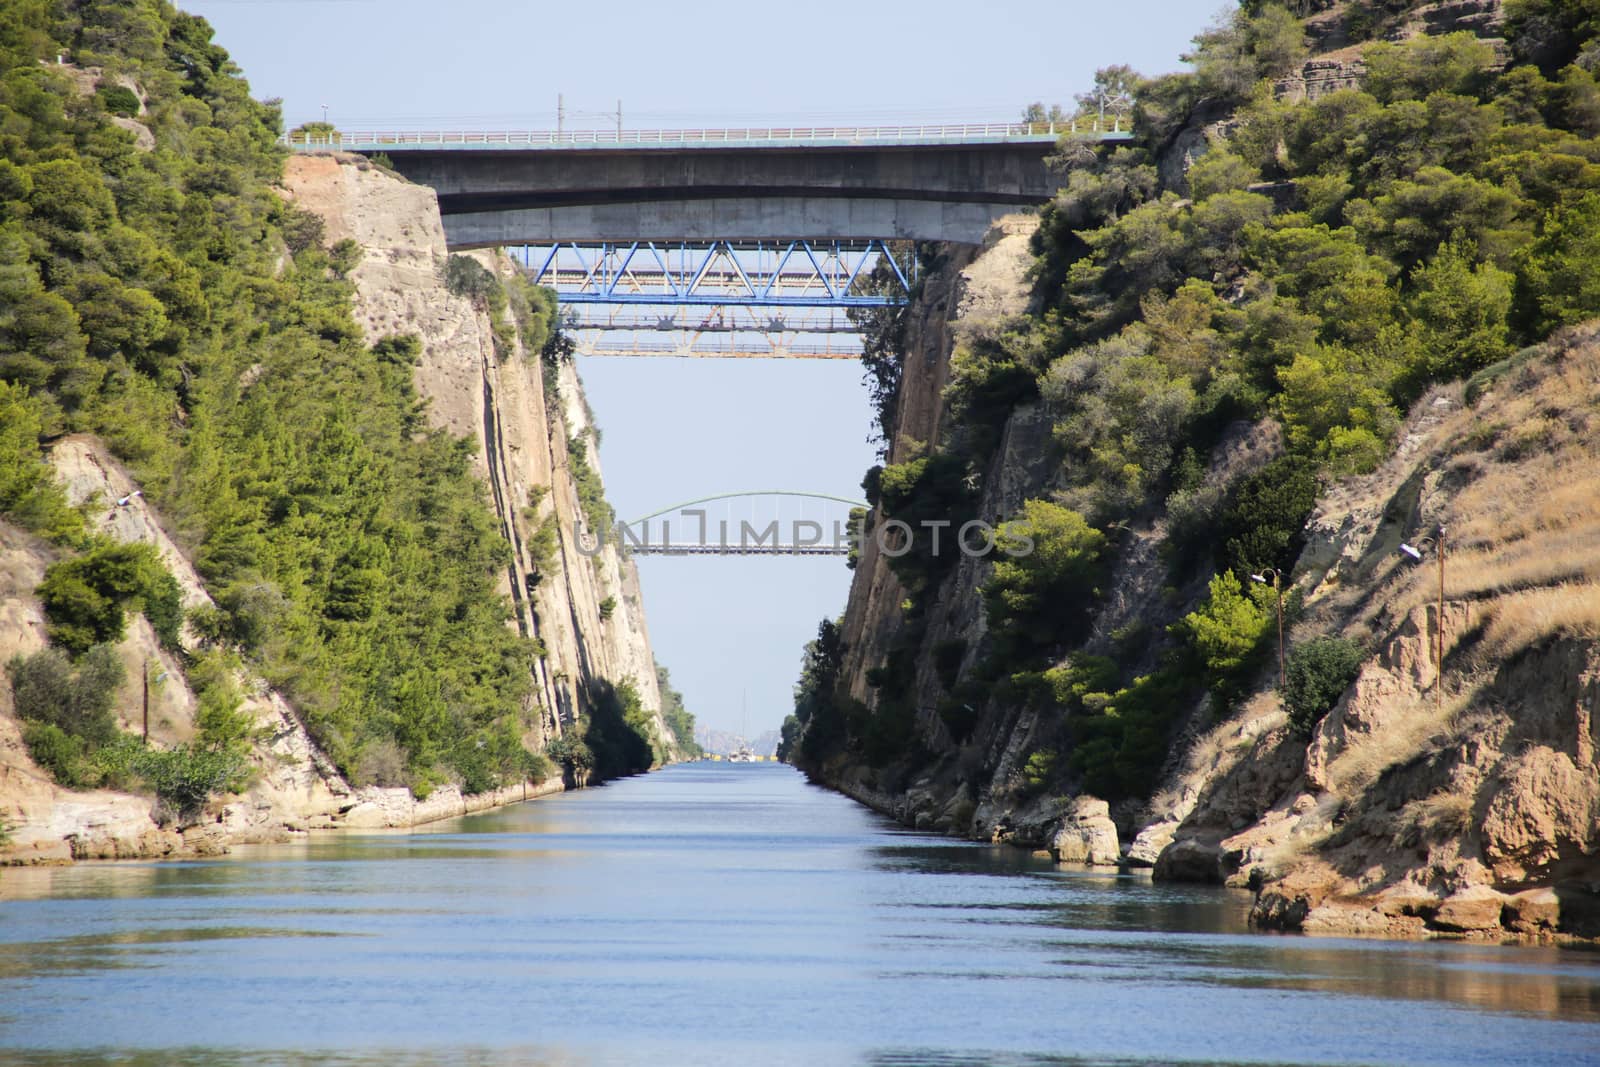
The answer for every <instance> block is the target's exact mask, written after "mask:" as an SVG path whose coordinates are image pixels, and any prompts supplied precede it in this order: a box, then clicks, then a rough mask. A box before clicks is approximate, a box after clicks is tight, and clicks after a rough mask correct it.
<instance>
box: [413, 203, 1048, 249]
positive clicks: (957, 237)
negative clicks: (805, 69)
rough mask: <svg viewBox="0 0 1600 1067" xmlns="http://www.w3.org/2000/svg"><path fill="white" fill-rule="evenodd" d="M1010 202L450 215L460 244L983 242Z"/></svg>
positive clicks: (452, 239) (452, 234) (628, 207)
mask: <svg viewBox="0 0 1600 1067" xmlns="http://www.w3.org/2000/svg"><path fill="white" fill-rule="evenodd" d="M1017 211H1018V206H1017V204H1015V203H1012V202H1005V203H984V202H976V203H970V202H969V203H951V202H944V201H927V200H910V199H898V200H881V199H856V198H851V197H825V198H816V197H794V196H780V197H770V196H767V197H758V196H747V197H714V198H710V199H704V200H667V201H641V202H634V203H621V204H585V205H574V206H571V207H554V208H524V209H513V210H507V211H483V212H474V213H471V214H454V215H445V216H444V232H445V240H446V241H447V242H448V243H449V245H450V247H451V248H454V249H467V248H486V247H494V246H498V245H519V244H553V243H556V242H560V241H584V242H593V241H621V242H627V241H679V240H683V241H713V240H727V241H780V240H813V241H824V240H866V239H879V240H913V241H950V242H954V243H957V244H979V243H981V242H982V240H983V237H984V234H986V233H988V231H989V229H990V227H991V226H993V225H994V223H995V222H996V221H997V220H998V219H1000V218H1002V217H1003V216H1006V215H1012V214H1015V213H1016V212H1017Z"/></svg>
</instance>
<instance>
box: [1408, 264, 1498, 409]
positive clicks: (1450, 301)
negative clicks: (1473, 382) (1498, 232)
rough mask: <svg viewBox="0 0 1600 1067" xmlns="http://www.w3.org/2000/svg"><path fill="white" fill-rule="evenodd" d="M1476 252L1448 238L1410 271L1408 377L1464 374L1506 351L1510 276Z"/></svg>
mask: <svg viewBox="0 0 1600 1067" xmlns="http://www.w3.org/2000/svg"><path fill="white" fill-rule="evenodd" d="M1475 258H1476V256H1475V249H1474V248H1473V247H1472V245H1471V244H1470V243H1468V242H1455V241H1452V242H1450V243H1448V244H1445V245H1443V246H1442V247H1441V248H1440V249H1439V252H1438V254H1437V255H1435V256H1434V257H1433V259H1432V260H1430V261H1429V262H1428V263H1426V264H1424V265H1422V266H1420V267H1418V268H1417V269H1416V270H1414V271H1413V272H1412V274H1411V285H1410V290H1409V292H1408V293H1407V294H1406V307H1407V310H1408V311H1409V312H1410V316H1411V323H1410V325H1411V329H1410V333H1409V337H1408V350H1409V355H1408V362H1409V366H1408V368H1407V372H1408V375H1409V376H1410V378H1411V379H1412V380H1414V381H1417V382H1424V381H1449V380H1452V379H1456V378H1465V377H1467V376H1468V375H1470V374H1472V373H1473V372H1474V371H1477V370H1479V369H1481V368H1483V367H1486V366H1488V365H1489V364H1491V363H1494V362H1497V361H1499V360H1501V359H1504V358H1505V357H1506V355H1507V354H1508V353H1509V352H1510V350H1511V344H1510V329H1509V325H1508V322H1509V319H1510V315H1511V296H1512V283H1513V281H1514V280H1515V279H1514V276H1513V275H1512V274H1510V273H1509V272H1507V271H1503V270H1500V269H1499V268H1498V267H1496V266H1495V265H1494V264H1492V263H1475V262H1474V260H1475ZM1411 391H1412V392H1415V391H1416V390H1415V389H1413V390H1411Z"/></svg>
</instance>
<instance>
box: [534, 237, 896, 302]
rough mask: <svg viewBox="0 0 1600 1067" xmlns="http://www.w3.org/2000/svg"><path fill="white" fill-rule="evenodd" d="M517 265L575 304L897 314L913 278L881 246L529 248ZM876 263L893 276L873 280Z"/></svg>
mask: <svg viewBox="0 0 1600 1067" xmlns="http://www.w3.org/2000/svg"><path fill="white" fill-rule="evenodd" d="M513 255H517V253H516V251H515V250H514V251H513ZM518 258H520V259H521V260H522V263H523V266H524V267H525V268H526V269H527V271H528V273H529V274H530V276H531V278H532V280H533V281H534V282H536V283H537V284H539V285H548V286H550V287H551V288H553V289H555V291H556V292H557V293H558V294H559V295H560V297H561V302H562V303H563V304H565V305H569V306H571V305H577V304H634V305H642V304H651V305H658V306H663V307H668V306H678V307H683V306H701V307H721V308H728V307H762V308H773V307H786V308H863V307H894V306H898V305H900V304H904V303H905V302H906V301H907V300H908V299H909V298H910V292H911V285H912V282H913V281H914V280H915V277H916V270H915V267H914V266H913V267H912V268H911V269H910V271H909V277H908V272H907V271H906V270H904V269H902V268H901V265H900V263H899V262H898V261H896V259H895V257H894V255H893V254H892V253H891V251H890V249H889V247H888V245H887V244H886V243H885V242H883V241H825V242H824V241H787V242H780V243H776V244H774V243H770V242H760V241H752V242H734V241H713V242H711V243H710V244H689V243H687V242H680V243H678V244H666V243H660V242H655V241H634V242H632V243H631V244H611V243H601V244H576V243H567V244H558V245H545V246H533V245H529V246H524V247H523V248H522V249H521V250H520V256H518ZM880 263H881V264H883V265H885V266H887V267H888V268H889V269H888V272H887V277H884V276H883V275H881V274H880V275H878V276H877V279H879V280H878V281H875V280H874V269H875V268H876V267H877V266H878V265H879V264H880Z"/></svg>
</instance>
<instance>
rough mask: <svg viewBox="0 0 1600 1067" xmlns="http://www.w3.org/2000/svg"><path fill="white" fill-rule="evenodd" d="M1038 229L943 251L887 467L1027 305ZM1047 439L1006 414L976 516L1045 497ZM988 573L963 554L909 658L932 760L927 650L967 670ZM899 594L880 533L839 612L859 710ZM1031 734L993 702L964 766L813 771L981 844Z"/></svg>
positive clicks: (1030, 720) (898, 624)
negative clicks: (957, 360)
mask: <svg viewBox="0 0 1600 1067" xmlns="http://www.w3.org/2000/svg"><path fill="white" fill-rule="evenodd" d="M1035 225H1036V222H1035V220H1034V219H1032V218H1029V217H1022V216H1018V217H1015V218H1012V219H1009V220H1006V221H1005V222H1003V223H1002V224H1001V225H1000V226H998V227H996V228H995V230H994V231H992V232H991V233H990V234H989V237H988V239H987V240H986V241H985V243H984V244H983V245H982V246H981V247H970V246H952V247H950V248H948V249H945V250H944V258H943V259H942V261H941V264H940V266H939V267H938V269H937V270H935V271H934V272H932V273H931V275H930V276H929V277H928V278H927V279H926V280H925V281H924V283H923V288H922V297H921V299H920V301H919V303H918V304H917V306H915V307H914V308H913V309H912V312H911V315H912V317H911V320H910V322H909V325H908V329H907V333H906V338H905V345H904V374H903V377H902V380H901V385H900V396H899V404H898V409H897V415H896V424H895V434H894V438H893V443H892V446H891V449H890V453H889V456H888V461H889V462H890V463H897V462H902V461H904V460H905V459H907V458H909V456H910V453H911V451H912V450H914V449H916V448H918V447H920V445H921V444H924V443H927V442H930V441H935V440H937V439H938V434H939V427H940V420H941V418H942V417H943V414H944V397H943V390H944V386H945V383H946V380H947V379H948V376H949V371H950V358H951V355H952V353H953V352H954V350H955V348H956V347H957V345H958V344H959V343H960V342H961V340H962V339H963V338H965V337H968V336H972V335H976V334H981V333H983V332H986V331H992V330H996V329H998V328H1000V327H1001V326H1002V324H1004V323H1005V322H1006V321H1007V320H1008V319H1011V318H1015V317H1016V316H1018V315H1021V314H1023V313H1024V312H1025V311H1026V310H1027V304H1028V297H1029V283H1028V280H1027V277H1026V274H1027V270H1028V268H1029V267H1030V266H1031V264H1032V257H1031V253H1030V252H1029V250H1028V241H1029V237H1030V236H1031V234H1032V232H1033V229H1034V227H1035ZM1049 435H1050V422H1049V419H1048V418H1047V417H1046V416H1045V415H1044V413H1043V412H1041V411H1040V410H1038V409H1037V407H1036V406H1025V407H1022V408H1020V409H1018V410H1017V411H1015V412H1013V414H1012V416H1011V418H1010V420H1009V421H1008V422H1007V424H1006V428H1005V430H1004V433H1003V436H1002V439H1001V442H1000V446H999V447H998V448H997V449H996V452H995V455H994V457H993V458H992V459H991V461H990V464H989V468H988V470H987V471H986V472H985V476H984V479H983V491H982V498H981V500H980V502H979V505H978V507H977V509H976V512H975V514H974V517H975V518H981V519H984V520H985V521H988V522H990V523H998V522H999V521H1001V520H1003V519H1006V518H1009V517H1010V516H1012V515H1013V514H1014V513H1015V512H1016V511H1017V509H1018V508H1019V507H1020V506H1021V504H1022V501H1023V500H1025V499H1028V498H1029V497H1033V496H1037V495H1040V493H1041V492H1042V491H1043V489H1044V487H1045V486H1046V485H1047V484H1048V482H1049V480H1050V478H1051V477H1052V475H1053V474H1054V464H1053V462H1052V461H1051V458H1050V457H1051V451H1050V448H1049ZM989 569H990V564H989V561H988V560H987V559H986V558H982V557H978V556H966V555H962V556H961V557H960V559H959V560H958V562H957V563H956V565H955V568H954V571H953V572H952V574H951V575H950V576H949V577H948V578H946V579H945V581H944V582H943V583H942V584H941V586H940V587H939V589H938V591H937V593H936V595H935V598H934V601H933V603H932V604H931V605H930V606H929V607H928V609H927V611H926V618H927V619H928V623H927V626H926V629H925V631H924V633H923V634H922V637H921V638H920V640H919V642H918V645H917V649H916V653H915V657H914V658H915V662H916V675H915V678H914V681H913V683H912V702H913V704H914V706H915V707H916V708H917V709H918V713H917V715H918V717H917V731H918V734H919V736H920V738H921V739H922V741H923V742H924V743H925V744H926V745H927V746H928V747H929V748H930V749H931V750H932V751H933V752H935V753H940V754H949V755H954V750H955V745H954V744H953V742H952V740H951V738H950V737H949V734H948V731H947V730H946V728H945V725H944V723H943V721H942V720H941V719H940V718H939V716H938V715H937V713H936V712H935V707H936V705H937V703H938V701H939V698H940V697H941V696H943V695H944V693H945V689H944V687H943V685H942V684H941V682H940V680H939V678H938V674H937V672H936V670H935V669H934V666H933V662H934V657H933V649H934V648H935V647H938V646H940V645H944V644H949V643H951V642H955V641H962V642H965V648H966V653H965V659H964V661H963V663H962V665H961V670H962V671H963V672H965V671H967V670H968V669H970V668H971V667H972V665H973V660H974V659H975V657H976V655H977V651H978V649H979V646H980V644H981V642H982V639H983V636H984V634H985V632H986V621H985V618H984V615H983V609H982V596H981V593H980V590H981V587H982V585H983V583H984V581H985V580H986V579H987V578H988V575H989ZM904 599H905V590H904V589H903V587H902V586H901V584H900V582H899V580H898V579H897V578H896V577H895V575H894V573H893V571H891V570H890V569H889V566H888V561H887V560H886V559H885V558H884V556H883V554H882V552H881V551H880V548H879V545H878V544H877V541H876V538H874V537H870V536H869V537H867V538H866V539H865V540H864V543H863V546H862V552H861V556H860V560H859V562H858V563H857V566H856V571H855V578H854V580H853V582H852V584H851V587H850V598H849V602H848V605H847V607H846V609H845V614H844V633H845V643H846V652H845V661H844V677H845V680H846V684H847V686H848V689H849V693H850V695H851V696H852V697H854V698H855V699H857V700H860V701H862V702H863V703H867V704H869V705H871V704H873V703H874V702H875V701H876V699H877V695H876V693H875V691H874V690H873V689H872V687H871V686H870V685H869V683H868V680H867V672H868V671H869V670H870V669H871V668H872V667H875V666H877V665H879V664H882V663H883V662H884V660H885V658H886V657H887V655H888V653H889V650H890V649H891V648H892V647H893V646H894V645H895V643H896V641H897V640H899V639H900V638H901V636H902V634H903V632H904V628H905V625H906V623H905V620H904V618H903V615H902V611H901V602H902V601H903V600H904ZM1034 728H1035V722H1034V714H1033V713H1032V712H1031V711H1029V710H1028V709H1024V708H1018V707H1015V706H1009V705H999V704H996V705H993V706H986V707H985V708H984V709H982V714H981V716H980V719H979V724H978V727H977V729H976V730H975V731H974V733H973V735H972V737H971V738H970V739H969V740H968V742H967V745H966V747H965V749H964V750H963V751H964V755H963V757H962V760H963V761H964V762H967V763H970V764H971V765H970V766H958V765H957V761H956V760H954V759H947V760H945V761H944V762H943V763H941V764H940V766H939V769H937V770H935V771H932V772H929V773H928V774H927V775H926V776H924V777H922V778H920V779H918V780H917V781H914V782H904V781H900V780H898V779H896V778H894V777H892V776H889V777H885V776H880V775H878V774H876V773H874V772H872V771H871V770H869V769H868V768H866V767H865V766H862V765H858V764H850V763H840V764H836V765H834V766H831V767H828V768H821V769H815V771H814V772H815V773H819V774H820V775H821V776H822V777H823V778H824V779H826V780H827V781H829V783H830V784H833V785H835V786H837V787H838V788H839V789H841V790H842V791H844V792H846V793H849V794H850V795H852V796H854V797H856V798H857V799H859V800H862V801H863V802H865V803H868V804H870V805H871V806H873V807H876V808H878V809H879V810H882V811H884V812H886V813H889V814H892V815H894V816H895V817H896V818H900V819H903V820H904V821H906V822H907V823H909V824H912V825H915V826H918V827H928V828H935V829H940V830H947V831H950V832H954V833H960V834H972V835H975V836H980V837H988V836H989V835H990V828H992V827H996V826H998V825H1000V824H1002V823H1004V824H1006V825H1008V826H1009V824H1010V822H1011V820H1012V818H1013V815H1014V813H1013V812H1011V810H1010V809H1009V807H1005V806H1004V805H1003V803H1002V802H1000V801H998V800H997V799H996V798H997V797H998V796H1000V795H1002V794H1003V793H1004V790H1003V789H1001V790H996V789H994V788H992V787H993V785H994V784H995V783H997V782H998V783H1003V782H1004V781H1005V780H1006V779H1008V778H1009V777H1010V775H1011V774H1012V773H1013V772H1014V771H1015V770H1016V768H1017V766H1018V764H1019V761H1020V760H1021V759H1023V758H1025V756H1026V754H1027V752H1028V740H1029V738H1030V736H1031V735H1032V733H1033V731H1034ZM1035 821H1036V822H1037V825H1035V826H1033V828H1032V833H1031V834H1030V837H1029V839H1030V840H1039V841H1042V840H1043V839H1044V837H1045V834H1046V827H1045V822H1046V821H1048V818H1041V819H1038V820H1035Z"/></svg>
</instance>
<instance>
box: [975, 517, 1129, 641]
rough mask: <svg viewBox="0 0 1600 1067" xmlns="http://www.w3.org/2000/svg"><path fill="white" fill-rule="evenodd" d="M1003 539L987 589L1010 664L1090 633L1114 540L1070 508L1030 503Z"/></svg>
mask: <svg viewBox="0 0 1600 1067" xmlns="http://www.w3.org/2000/svg"><path fill="white" fill-rule="evenodd" d="M1005 527H1006V528H1005V530H1003V531H1002V532H1001V534H1000V535H999V536H998V537H997V538H996V541H995V544H996V547H997V548H998V549H999V551H1001V552H1003V553H1005V554H1007V555H1008V556H1010V557H1011V558H1006V559H1001V560H1000V561H999V562H997V563H996V564H995V565H994V570H993V572H992V574H991V576H990V578H989V581H988V583H987V584H986V585H985V586H984V589H983V598H984V604H985V606H986V608H987V610H988V613H989V621H990V625H991V626H992V627H993V628H994V631H995V637H996V654H997V655H998V656H999V659H1000V661H1001V663H1003V664H1017V663H1018V662H1019V659H1018V657H1025V656H1028V655H1030V654H1032V653H1034V652H1037V651H1043V650H1048V649H1050V648H1053V647H1054V646H1056V645H1058V644H1060V643H1062V642H1065V641H1071V640H1073V639H1075V638H1077V637H1078V636H1080V635H1081V634H1082V633H1083V630H1084V628H1085V627H1086V625H1087V623H1088V618H1089V609H1090V607H1092V606H1093V603H1094V598H1095V595H1096V592H1097V590H1096V588H1095V586H1096V582H1097V581H1098V580H1099V578H1100V574H1101V558H1102V556H1103V555H1104V553H1105V549H1106V538H1105V535H1104V534H1102V533H1101V532H1100V531H1099V530H1096V529H1094V528H1093V527H1091V526H1090V525H1089V524H1088V523H1087V522H1085V521H1084V519H1083V516H1082V515H1079V514H1078V513H1077V512H1076V511H1073V510H1071V509H1070V508H1064V507H1062V506H1061V505H1059V504H1052V503H1050V502H1049V501H1045V500H1028V501H1025V502H1024V503H1023V505H1022V514H1021V515H1020V516H1018V517H1017V518H1016V519H1014V520H1013V521H1012V522H1010V523H1007V524H1005Z"/></svg>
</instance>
